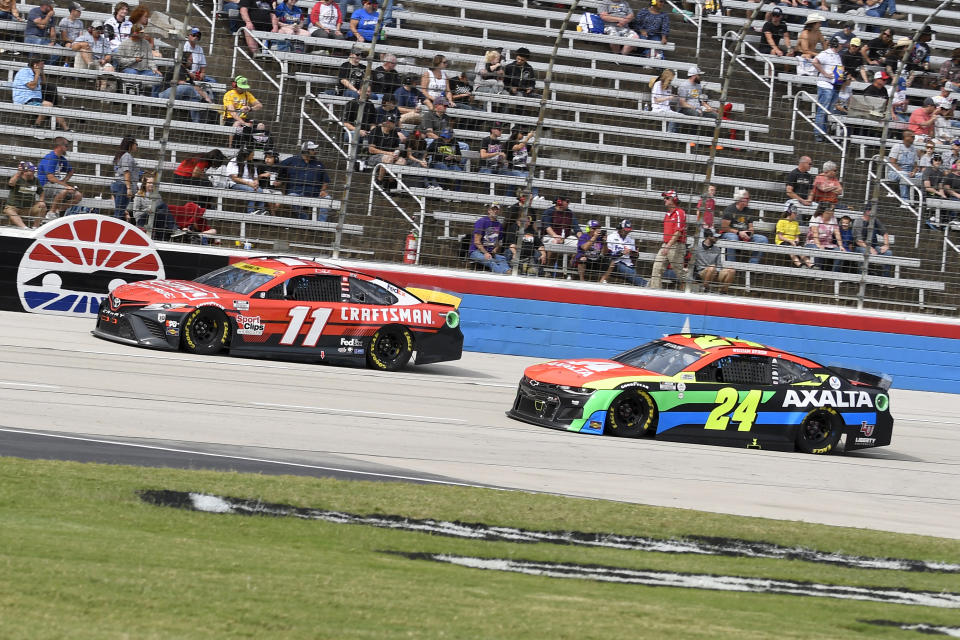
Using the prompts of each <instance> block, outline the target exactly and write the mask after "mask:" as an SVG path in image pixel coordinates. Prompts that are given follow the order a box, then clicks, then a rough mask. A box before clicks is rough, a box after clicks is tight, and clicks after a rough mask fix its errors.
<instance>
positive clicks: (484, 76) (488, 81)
mask: <svg viewBox="0 0 960 640" xmlns="http://www.w3.org/2000/svg"><path fill="white" fill-rule="evenodd" d="M957 51H960V49H957ZM503 69H504V65H503V62H502V61H501V60H500V52H499V51H497V50H496V49H491V50H490V51H487V52H486V54H485V55H484V56H483V61H482V62H481V63H478V68H477V77H476V81H475V82H476V84H475V85H474V90H475V91H476V92H477V93H503V74H504V71H503Z"/></svg>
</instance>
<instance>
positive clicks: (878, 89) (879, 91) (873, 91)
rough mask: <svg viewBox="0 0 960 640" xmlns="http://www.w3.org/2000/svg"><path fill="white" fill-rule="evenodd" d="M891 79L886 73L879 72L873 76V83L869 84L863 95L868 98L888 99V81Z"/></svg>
mask: <svg viewBox="0 0 960 640" xmlns="http://www.w3.org/2000/svg"><path fill="white" fill-rule="evenodd" d="M889 79H890V75H889V74H887V72H886V71H877V72H876V73H874V74H873V82H871V83H870V84H868V85H867V86H866V87H865V88H864V89H863V92H862V93H863V95H864V96H866V97H868V98H883V99H884V100H886V99H887V96H888V95H890V94H889V90H888V89H887V80H889Z"/></svg>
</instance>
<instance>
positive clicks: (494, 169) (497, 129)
mask: <svg viewBox="0 0 960 640" xmlns="http://www.w3.org/2000/svg"><path fill="white" fill-rule="evenodd" d="M501 126H502V125H501V124H500V123H499V122H494V123H491V125H490V135H488V136H487V137H486V138H484V139H483V140H482V141H481V142H480V169H479V170H478V171H477V173H493V174H496V175H501V176H513V177H520V176H519V175H518V172H516V171H514V170H513V169H511V168H510V163H509V158H508V157H507V149H508V144H507V141H506V140H504V139H503V138H501V137H500V135H501ZM516 189H517V185H515V184H508V185H507V197H508V198H511V197H513V194H514V193H515V192H516Z"/></svg>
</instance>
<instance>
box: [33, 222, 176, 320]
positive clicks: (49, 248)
mask: <svg viewBox="0 0 960 640" xmlns="http://www.w3.org/2000/svg"><path fill="white" fill-rule="evenodd" d="M33 238H34V239H33V244H31V245H30V247H29V248H28V249H27V250H26V252H24V254H23V257H22V258H21V259H20V266H19V268H18V269H17V293H18V295H19V296H20V303H21V304H22V305H23V309H24V311H29V312H31V313H45V314H54V315H61V316H85V317H86V316H90V315H94V314H96V313H97V310H98V308H99V307H100V302H101V300H103V299H104V298H106V297H107V294H109V293H110V291H112V290H113V289H114V288H116V287H118V286H120V285H121V284H127V283H130V282H137V281H139V280H153V279H155V278H162V277H163V276H164V273H163V263H162V262H161V261H160V254H158V253H157V250H156V248H155V247H154V245H153V241H152V240H151V239H150V238H149V236H147V235H146V234H145V233H144V232H143V231H141V230H140V229H138V228H137V227H135V226H133V225H132V224H128V223H126V222H123V221H121V220H117V219H115V218H108V217H105V216H100V215H80V216H67V217H66V218H61V219H60V220H56V221H54V222H50V223H47V224H45V225H43V226H42V227H40V228H39V229H37V230H36V231H35V232H34V236H33Z"/></svg>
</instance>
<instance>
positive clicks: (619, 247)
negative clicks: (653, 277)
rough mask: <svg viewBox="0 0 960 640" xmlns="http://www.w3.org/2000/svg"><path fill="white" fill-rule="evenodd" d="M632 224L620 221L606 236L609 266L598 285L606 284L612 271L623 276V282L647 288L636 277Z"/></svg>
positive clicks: (638, 277)
mask: <svg viewBox="0 0 960 640" xmlns="http://www.w3.org/2000/svg"><path fill="white" fill-rule="evenodd" d="M631 231H633V223H632V222H630V221H629V220H621V221H620V224H618V225H617V228H616V230H615V231H611V232H610V233H609V234H607V253H608V254H609V255H610V266H609V267H607V271H606V272H605V273H604V274H603V275H602V276H600V284H607V278H609V277H610V274H612V273H613V272H614V271H616V272H617V273H618V274H620V275H621V276H623V278H624V280H626V281H627V282H629V283H630V284H634V285H636V286H638V287H645V286H647V281H646V280H644V279H643V278H641V277H640V276H638V275H637V271H636V265H635V264H634V262H633V256H634V255H635V254H636V253H637V245H636V242H635V241H634V239H633V238H632V237H631V236H630V232H631Z"/></svg>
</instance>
